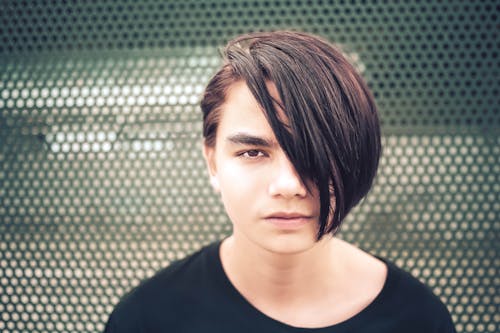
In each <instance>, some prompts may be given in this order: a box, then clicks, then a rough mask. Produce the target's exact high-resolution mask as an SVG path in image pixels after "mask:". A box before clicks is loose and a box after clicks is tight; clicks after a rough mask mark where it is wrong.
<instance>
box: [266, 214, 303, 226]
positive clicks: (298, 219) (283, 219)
mask: <svg viewBox="0 0 500 333" xmlns="http://www.w3.org/2000/svg"><path fill="white" fill-rule="evenodd" d="M265 221H267V222H269V223H271V224H273V225H275V226H277V227H279V228H285V229H294V228H298V227H301V226H303V225H305V224H308V223H310V222H311V221H312V216H310V215H307V214H302V213H295V212H277V213H273V214H270V215H268V216H266V217H265Z"/></svg>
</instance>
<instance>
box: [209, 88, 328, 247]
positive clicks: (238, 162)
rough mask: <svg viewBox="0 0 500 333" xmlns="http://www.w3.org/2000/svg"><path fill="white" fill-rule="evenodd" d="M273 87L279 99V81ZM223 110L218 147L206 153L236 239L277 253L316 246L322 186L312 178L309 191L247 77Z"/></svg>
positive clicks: (226, 102)
mask: <svg viewBox="0 0 500 333" xmlns="http://www.w3.org/2000/svg"><path fill="white" fill-rule="evenodd" d="M268 88H269V91H270V93H271V95H272V97H273V98H274V99H275V100H277V101H280V99H279V95H278V93H277V90H276V87H275V86H274V84H272V83H270V84H268ZM220 112H221V114H220V122H219V126H218V129H217V136H216V143H215V147H205V151H204V153H205V157H206V159H207V164H208V167H209V172H210V175H211V180H212V184H213V185H214V187H215V188H216V190H217V191H219V192H220V194H221V198H222V202H223V203H224V206H225V208H226V211H227V214H228V215H229V218H230V219H231V221H232V223H233V235H234V239H235V240H237V241H243V242H247V243H248V244H252V245H256V246H258V247H260V248H264V249H266V250H268V251H272V252H276V253H296V252H301V251H305V250H307V249H308V248H311V247H312V246H314V244H315V243H316V235H317V230H318V219H319V211H320V203H319V195H318V191H317V188H316V187H315V186H314V185H313V184H308V185H309V189H310V192H308V190H307V188H306V186H305V185H304V184H303V183H302V181H301V179H300V176H299V175H298V174H297V172H296V170H295V168H294V167H293V165H292V164H291V162H290V161H289V160H288V157H287V156H286V154H285V152H284V151H283V150H282V148H281V147H280V145H279V144H278V142H277V141H276V137H275V135H274V133H273V131H272V129H271V127H270V125H269V123H268V122H267V119H266V117H265V115H264V112H263V111H262V109H261V108H260V107H259V105H258V103H257V101H256V100H255V98H254V97H253V95H252V94H251V92H250V90H249V89H248V87H247V85H246V84H245V82H243V81H239V82H236V83H234V84H233V85H232V86H231V87H230V88H229V90H228V92H227V96H226V101H225V103H224V104H223V105H222V107H221V110H220ZM280 112H282V110H280Z"/></svg>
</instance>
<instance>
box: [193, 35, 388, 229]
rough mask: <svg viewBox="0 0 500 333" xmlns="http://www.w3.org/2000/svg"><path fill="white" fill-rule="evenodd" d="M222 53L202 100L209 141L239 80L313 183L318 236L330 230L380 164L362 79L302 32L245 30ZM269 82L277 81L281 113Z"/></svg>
mask: <svg viewBox="0 0 500 333" xmlns="http://www.w3.org/2000/svg"><path fill="white" fill-rule="evenodd" d="M223 56H224V64H223V66H222V68H221V70H220V71H219V72H218V73H216V75H215V76H214V77H213V78H212V80H211V81H210V82H209V84H208V86H207V88H206V91H205V95H204V97H203V99H202V102H201V107H202V111H203V116H204V117H203V118H204V133H203V134H204V137H205V140H206V142H208V143H210V142H214V137H215V133H216V127H217V124H218V120H217V118H218V116H217V115H218V110H217V109H218V108H219V107H220V105H221V104H222V103H223V101H224V98H225V92H226V90H227V88H228V87H229V85H230V84H231V83H234V82H235V81H237V80H244V81H245V82H246V83H247V85H248V87H249V89H250V91H251V92H252V94H253V96H254V97H255V99H256V100H257V101H258V103H259V104H260V105H261V107H262V109H263V110H264V112H265V115H266V117H267V119H268V121H269V124H270V126H271V128H272V129H273V132H274V134H275V136H276V139H277V140H278V142H279V144H280V145H281V147H282V148H283V150H284V151H285V153H286V154H287V156H288V157H289V159H290V161H291V163H292V164H293V165H294V167H295V169H296V170H297V173H298V174H299V175H300V177H301V178H302V180H303V181H304V183H305V184H306V183H307V182H306V181H307V180H310V181H312V182H313V183H314V184H315V185H316V186H317V187H318V190H319V195H320V203H321V211H320V220H319V227H318V239H320V238H321V237H322V236H323V235H325V234H327V233H330V232H332V233H335V232H336V231H337V230H338V228H339V226H340V224H341V222H342V220H343V219H344V218H345V216H346V215H347V214H348V213H349V211H350V210H351V209H352V208H353V207H354V206H355V205H356V204H357V203H358V202H359V201H360V200H361V199H362V198H363V197H364V196H365V195H366V194H367V193H368V191H369V190H370V188H371V186H372V183H373V179H374V177H375V175H376V171H377V167H378V162H379V157H380V152H381V145H380V126H379V120H378V115H377V110H376V105H375V101H374V98H373V96H372V94H371V92H370V91H369V89H368V87H367V85H366V83H365V82H364V80H363V79H362V78H361V77H360V75H359V74H358V73H357V72H356V70H355V68H354V67H353V66H352V65H351V64H350V63H349V62H348V61H347V60H346V58H345V57H344V56H343V54H342V52H340V51H339V50H338V49H336V48H335V47H334V46H332V45H331V44H329V43H328V42H326V41H324V40H322V39H320V38H318V37H316V36H312V35H308V34H305V33H298V32H290V31H279V32H269V33H254V34H248V35H243V36H240V37H238V38H236V39H234V40H232V41H230V42H229V43H228V45H227V46H226V48H225V50H224V53H223ZM268 82H272V83H274V84H275V85H276V88H277V90H278V93H279V96H280V99H281V107H282V108H283V111H284V113H285V117H286V119H282V118H283V117H280V114H279V113H278V112H277V110H276V107H275V105H276V101H273V99H272V98H271V95H270V93H269V91H268V89H267V85H266V83H268Z"/></svg>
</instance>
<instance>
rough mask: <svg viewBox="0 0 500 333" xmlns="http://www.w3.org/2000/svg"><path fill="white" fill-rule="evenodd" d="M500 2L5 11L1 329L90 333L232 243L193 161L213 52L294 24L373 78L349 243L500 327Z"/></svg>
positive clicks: (18, 5) (462, 323) (117, 5)
mask: <svg viewBox="0 0 500 333" xmlns="http://www.w3.org/2000/svg"><path fill="white" fill-rule="evenodd" d="M499 9H500V5H499V3H498V1H494V0H490V1H376V0H372V1H368V0H367V1H326V0H324V1H303V0H282V1H271V0H253V1H236V0H231V1H230V0H227V1H222V0H221V1H218V0H212V1H193V0H191V1H178V2H176V1H140V2H138V1H126V0H120V1H77V0H74V1H56V0H54V1H3V2H2V3H1V5H0V22H1V23H0V66H1V67H0V76H1V81H0V331H1V332H5V333H14V332H98V331H101V330H102V329H103V325H104V322H105V320H106V319H107V316H108V314H109V313H110V312H111V310H112V308H113V305H114V304H115V303H116V302H117V301H118V300H119V297H120V296H121V295H123V294H124V293H125V292H126V291H127V290H129V289H130V288H131V287H133V286H135V285H136V284H137V283H138V282H139V281H140V280H141V279H143V278H146V277H148V276H150V275H152V274H153V273H154V272H155V271H156V270H158V269H160V268H161V267H164V266H165V265H168V264H169V263H170V262H171V261H172V260H175V259H177V258H181V257H183V256H185V255H187V254H189V253H191V252H192V251H194V250H195V249H198V248H199V247H201V246H202V245H204V244H207V243H209V242H211V241H213V240H216V239H219V238H221V237H224V236H225V235H227V234H228V233H229V232H230V225H229V222H228V220H227V217H226V216H225V214H224V210H223V207H222V206H221V204H220V202H219V199H218V198H217V197H216V196H215V195H214V194H213V193H212V191H211V189H210V187H209V184H208V181H207V179H206V178H207V177H206V173H205V170H204V163H203V161H202V157H201V153H200V130H201V123H200V121H201V117H200V110H199V107H198V101H199V97H200V94H201V92H202V90H203V87H204V85H205V84H206V82H207V80H208V78H209V77H210V75H211V74H212V73H213V72H214V70H215V69H216V67H217V65H218V64H219V58H218V53H217V52H218V51H217V47H218V46H220V45H221V44H223V43H224V41H226V40H227V39H228V38H230V37H232V36H234V35H236V34H239V33H242V32H249V31H256V30H271V29H282V28H289V29H297V30H303V31H307V32H312V33H317V34H320V35H322V36H325V37H327V38H329V39H330V40H331V41H334V42H337V43H339V44H341V45H342V47H343V48H344V50H345V52H346V53H347V54H348V55H349V56H350V57H351V59H352V61H353V62H354V63H355V65H356V66H357V68H358V69H359V70H360V71H361V72H362V73H363V75H364V76H365V77H366V79H367V80H368V82H369V84H370V86H371V87H372V89H373V91H374V93H375V95H376V99H377V102H378V104H379V107H380V112H381V117H382V123H383V133H384V137H383V144H384V155H383V158H382V161H381V166H380V172H379V175H378V178H377V181H376V185H375V187H374V189H373V191H372V192H371V193H370V194H369V196H368V197H367V199H366V200H365V201H364V203H363V204H362V205H361V206H360V207H358V208H357V209H356V210H355V211H354V212H353V213H352V214H351V215H350V216H349V217H348V219H347V221H346V223H345V224H344V227H343V229H342V231H341V233H340V236H341V237H343V238H344V239H346V240H348V241H351V242H353V243H355V244H358V245H359V246H361V247H363V248H365V249H367V250H369V251H371V252H373V253H375V254H378V255H382V256H386V257H388V258H389V259H391V260H394V261H395V262H396V263H397V264H399V265H400V266H402V267H403V268H405V269H407V270H409V271H410V272H412V273H413V274H414V275H415V276H417V277H418V278H419V279H421V280H422V281H424V282H426V283H427V284H428V285H429V286H431V287H432V288H433V290H434V291H435V293H436V294H437V295H439V296H440V297H441V299H442V300H443V301H444V302H445V303H446V304H447V306H448V308H449V309H450V311H451V313H452V315H453V319H454V321H455V323H456V326H457V329H458V331H459V332H499V331H500V324H499V322H500V315H499V304H500V295H499V293H498V290H499V289H500V278H499V267H500V259H499V257H498V250H499V245H498V238H499V237H498V235H499V229H500V228H499V221H498V220H499V218H500V214H499V211H500V209H499V208H500V204H499V193H500V131H499V129H500V112H499V105H500V98H499V86H500V73H499V65H500V61H499V54H498V52H499V49H500V45H499V44H500V41H499V32H500V20H499V17H498V15H499V12H500V10H499Z"/></svg>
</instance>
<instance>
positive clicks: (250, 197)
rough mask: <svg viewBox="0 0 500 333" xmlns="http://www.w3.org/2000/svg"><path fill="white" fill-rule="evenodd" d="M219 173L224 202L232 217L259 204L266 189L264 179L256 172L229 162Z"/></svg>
mask: <svg viewBox="0 0 500 333" xmlns="http://www.w3.org/2000/svg"><path fill="white" fill-rule="evenodd" d="M217 174H218V180H219V185H220V195H221V198H222V202H223V203H224V206H225V207H226V210H227V213H228V214H229V215H230V217H231V218H233V217H234V215H235V214H238V212H240V211H249V210H250V209H252V207H255V206H256V205H258V200H259V198H261V197H262V194H263V193H262V191H263V190H265V189H264V184H263V182H262V180H259V179H258V178H259V177H256V175H255V174H254V173H252V172H250V171H249V170H245V168H242V167H241V166H238V165H232V164H227V165H225V166H224V167H223V168H220V169H219V170H218V172H217ZM231 215H233V216H231Z"/></svg>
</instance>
